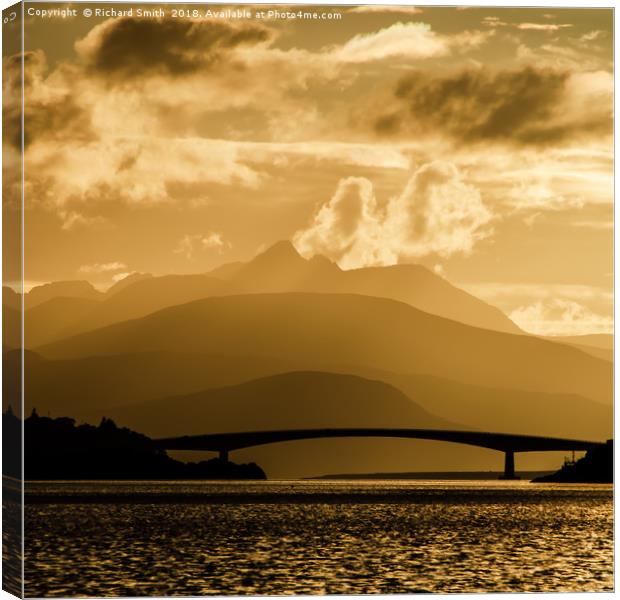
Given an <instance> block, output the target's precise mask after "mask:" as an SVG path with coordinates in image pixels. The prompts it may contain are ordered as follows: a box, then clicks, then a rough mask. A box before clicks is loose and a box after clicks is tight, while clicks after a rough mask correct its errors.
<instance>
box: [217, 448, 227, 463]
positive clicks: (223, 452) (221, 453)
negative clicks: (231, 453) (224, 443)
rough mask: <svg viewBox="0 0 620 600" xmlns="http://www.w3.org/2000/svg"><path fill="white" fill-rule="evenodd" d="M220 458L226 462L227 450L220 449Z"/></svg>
mask: <svg viewBox="0 0 620 600" xmlns="http://www.w3.org/2000/svg"><path fill="white" fill-rule="evenodd" d="M219 453H220V460H223V461H224V462H228V450H220V451H219Z"/></svg>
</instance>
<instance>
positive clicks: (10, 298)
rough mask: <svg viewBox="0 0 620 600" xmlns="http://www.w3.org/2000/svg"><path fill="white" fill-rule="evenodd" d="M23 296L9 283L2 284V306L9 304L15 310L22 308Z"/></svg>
mask: <svg viewBox="0 0 620 600" xmlns="http://www.w3.org/2000/svg"><path fill="white" fill-rule="evenodd" d="M21 305H22V298H21V294H18V293H17V292H15V291H14V290H13V288H10V287H9V286H8V285H3V286H2V306H8V307H9V308H13V309H14V310H21Z"/></svg>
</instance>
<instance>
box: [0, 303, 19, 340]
mask: <svg viewBox="0 0 620 600" xmlns="http://www.w3.org/2000/svg"><path fill="white" fill-rule="evenodd" d="M21 329H22V326H21V313H20V311H19V310H18V309H15V308H10V307H9V306H6V305H4V304H3V305H2V348H3V350H4V349H5V348H21V345H22V344H21V335H22V334H21Z"/></svg>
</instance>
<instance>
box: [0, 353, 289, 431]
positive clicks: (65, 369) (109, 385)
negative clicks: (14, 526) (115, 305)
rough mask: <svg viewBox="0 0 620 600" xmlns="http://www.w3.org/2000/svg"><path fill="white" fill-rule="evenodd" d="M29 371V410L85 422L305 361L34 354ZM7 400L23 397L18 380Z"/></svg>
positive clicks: (9, 368)
mask: <svg viewBox="0 0 620 600" xmlns="http://www.w3.org/2000/svg"><path fill="white" fill-rule="evenodd" d="M3 358H4V370H5V373H8V372H16V371H17V370H18V369H19V364H20V352H19V351H12V352H5V354H4V357H3ZM24 361H25V368H26V372H27V373H28V390H27V394H26V404H27V409H28V410H27V412H29V411H30V410H32V408H36V409H37V410H38V411H39V413H40V414H42V415H46V414H48V412H49V413H51V414H52V415H53V416H60V415H66V414H71V415H72V416H73V417H75V418H78V419H85V418H86V416H87V415H90V414H92V411H93V410H95V409H96V410H97V411H99V412H98V413H97V414H99V415H100V416H104V415H107V414H108V409H109V408H113V407H116V406H123V405H126V404H135V403H140V402H144V401H147V400H154V399H157V398H162V397H165V396H176V395H179V394H181V395H182V394H191V393H195V392H198V391H201V390H204V389H207V388H212V387H223V386H228V385H234V384H238V383H240V382H243V381H249V380H251V379H256V378H259V377H263V376H265V375H274V374H277V373H282V372H285V371H290V370H294V369H295V368H299V366H300V365H299V363H292V362H289V361H286V360H278V359H271V358H268V357H267V358H258V357H252V356H245V357H244V356H232V357H227V356H217V355H207V354H187V353H176V352H145V353H141V354H138V353H134V354H119V355H115V356H91V357H86V358H79V359H75V360H46V359H44V358H43V357H42V356H40V355H38V354H36V353H35V352H32V351H26V352H25V355H24ZM2 384H3V397H4V398H6V399H8V398H14V397H16V395H17V394H19V387H18V384H19V381H18V380H17V379H7V378H6V377H5V378H4V379H3V382H2Z"/></svg>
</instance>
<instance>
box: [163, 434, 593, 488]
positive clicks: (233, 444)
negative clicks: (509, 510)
mask: <svg viewBox="0 0 620 600" xmlns="http://www.w3.org/2000/svg"><path fill="white" fill-rule="evenodd" d="M344 437H381V438H409V439H418V440H436V441H443V442H453V443H457V444H467V445H469V446H478V447H480V448H489V449H491V450H497V451H498V452H503V453H504V474H503V477H502V478H503V479H516V477H515V458H514V455H515V452H553V451H579V450H589V449H590V448H593V447H595V446H602V445H604V443H602V442H590V441H584V440H571V439H566V438H553V437H543V436H535V435H517V434H509V433H490V432H481V431H449V430H444V429H392V428H332V429H280V430H274V431H248V432H240V433H212V434H206V435H186V436H181V437H171V438H163V439H158V440H155V443H156V445H157V446H158V447H159V448H162V449H165V450H203V451H205V450H206V451H211V452H218V453H219V457H220V458H221V459H222V460H228V455H229V452H231V451H232V450H241V449H242V448H251V447H252V446H261V445H263V444H275V443H277V442H291V441H294V440H312V439H321V438H344Z"/></svg>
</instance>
